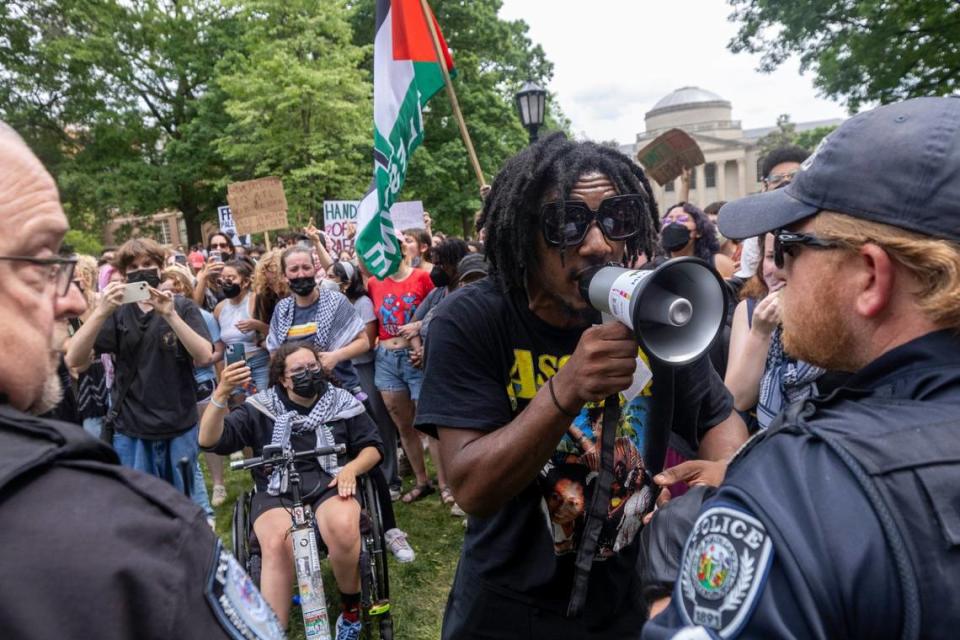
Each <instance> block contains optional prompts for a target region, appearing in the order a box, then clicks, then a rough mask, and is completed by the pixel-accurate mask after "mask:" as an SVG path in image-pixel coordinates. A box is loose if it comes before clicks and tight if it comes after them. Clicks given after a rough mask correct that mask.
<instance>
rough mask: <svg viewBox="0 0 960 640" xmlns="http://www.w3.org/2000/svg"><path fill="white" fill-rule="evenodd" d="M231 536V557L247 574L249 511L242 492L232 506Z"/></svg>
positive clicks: (246, 500)
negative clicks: (232, 556)
mask: <svg viewBox="0 0 960 640" xmlns="http://www.w3.org/2000/svg"><path fill="white" fill-rule="evenodd" d="M231 529H232V534H233V555H234V557H235V558H236V559H237V562H239V563H240V566H241V567H243V568H244V569H245V570H246V571H247V572H248V573H249V571H250V567H249V563H250V510H249V496H248V495H247V492H246V491H244V492H243V493H241V494H240V496H239V497H238V498H237V502H236V503H235V504H234V505H233V519H232V523H231Z"/></svg>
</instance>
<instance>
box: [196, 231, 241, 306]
mask: <svg viewBox="0 0 960 640" xmlns="http://www.w3.org/2000/svg"><path fill="white" fill-rule="evenodd" d="M235 257H236V249H235V248H234V246H233V242H231V241H230V237H229V236H228V235H227V234H226V233H224V232H223V231H220V230H219V229H218V230H217V231H215V232H213V233H211V234H210V237H209V238H207V263H206V264H205V265H204V266H203V268H202V269H200V271H199V272H197V286H196V287H195V288H194V290H193V301H194V302H196V303H197V304H198V305H200V306H201V307H203V308H204V309H206V310H207V311H210V312H213V309H214V308H215V307H216V306H217V303H219V302H220V301H221V300H223V299H224V295H223V291H222V290H221V289H220V277H221V274H222V272H223V265H224V264H225V263H226V262H228V261H230V260H232V259H233V258H235Z"/></svg>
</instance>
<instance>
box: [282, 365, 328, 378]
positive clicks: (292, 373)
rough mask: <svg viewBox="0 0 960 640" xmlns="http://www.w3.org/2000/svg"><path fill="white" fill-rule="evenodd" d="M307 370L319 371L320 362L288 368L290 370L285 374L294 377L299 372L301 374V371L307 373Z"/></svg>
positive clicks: (311, 371)
mask: <svg viewBox="0 0 960 640" xmlns="http://www.w3.org/2000/svg"><path fill="white" fill-rule="evenodd" d="M308 371H309V372H310V373H316V372H318V371H320V364H319V363H317V364H308V365H306V366H303V367H296V368H295V369H290V371H288V372H287V375H288V376H290V377H291V378H296V377H297V376H299V375H301V374H303V373H307V372H308Z"/></svg>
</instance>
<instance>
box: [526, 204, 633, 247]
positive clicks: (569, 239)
mask: <svg viewBox="0 0 960 640" xmlns="http://www.w3.org/2000/svg"><path fill="white" fill-rule="evenodd" d="M646 210H647V206H646V202H645V201H644V200H643V198H642V197H641V196H639V195H636V194H631V195H625V196H611V197H609V198H605V199H604V200H603V201H602V202H601V203H600V206H599V207H598V208H597V210H596V211H593V210H591V209H590V207H588V206H587V203H586V202H584V201H583V200H566V201H564V202H548V203H546V204H545V205H543V207H542V208H541V209H540V224H541V229H542V231H543V239H544V240H546V242H547V244H550V245H553V246H555V247H561V246H568V245H578V244H580V243H581V242H583V240H584V238H586V237H587V232H588V231H589V230H590V225H591V224H592V223H593V221H594V220H596V222H597V226H598V227H600V231H601V232H602V233H603V235H604V236H605V237H606V238H607V240H626V239H627V238H631V237H633V236H635V235H636V234H637V233H638V232H639V231H640V226H641V224H642V216H643V214H644V213H645V212H646Z"/></svg>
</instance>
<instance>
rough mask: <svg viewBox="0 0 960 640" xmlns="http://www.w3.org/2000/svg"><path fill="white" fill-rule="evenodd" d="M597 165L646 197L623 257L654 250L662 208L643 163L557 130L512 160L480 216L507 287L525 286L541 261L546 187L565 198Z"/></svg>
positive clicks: (620, 187)
mask: <svg viewBox="0 0 960 640" xmlns="http://www.w3.org/2000/svg"><path fill="white" fill-rule="evenodd" d="M592 171H597V172H599V173H602V174H604V175H605V176H607V177H608V178H610V181H611V182H613V184H614V186H615V187H616V188H617V192H618V193H619V194H620V195H625V194H633V193H637V194H640V195H641V196H642V197H643V199H644V200H645V203H646V207H645V214H646V215H645V216H643V217H641V227H640V232H639V233H638V234H637V235H635V236H633V237H632V238H629V239H628V240H627V241H626V250H625V252H626V256H624V257H625V258H626V260H627V261H628V262H632V261H633V260H634V259H635V258H637V257H638V256H639V255H640V253H641V252H643V253H645V254H646V255H647V257H648V258H651V257H652V256H653V252H654V249H655V248H656V246H657V242H658V235H657V234H658V230H659V228H660V214H659V211H658V210H657V203H656V200H654V198H653V190H652V189H651V188H650V182H649V181H648V180H647V176H646V174H644V172H643V169H641V168H640V166H639V165H638V164H636V163H635V162H633V161H632V160H630V158H628V157H627V156H625V155H623V154H622V153H620V152H619V151H616V150H614V149H611V148H609V147H603V146H600V145H598V144H594V143H593V142H575V141H572V140H568V139H567V137H566V136H565V135H564V134H563V133H554V134H552V135H550V136H547V137H546V138H544V139H542V140H540V141H538V142H536V143H534V144H532V145H530V146H529V147H527V148H526V149H524V150H523V151H521V152H520V153H518V154H517V155H515V156H513V157H512V158H510V159H509V160H507V162H506V164H504V166H503V169H501V170H500V173H499V174H497V177H496V178H495V179H494V181H493V185H492V188H491V189H490V194H489V195H488V196H487V198H486V200H485V201H484V203H483V211H482V213H481V216H480V219H479V220H478V221H477V226H478V227H481V226H482V228H483V229H484V230H485V231H486V242H485V246H486V248H487V258H488V260H489V261H490V267H491V273H492V274H493V275H494V276H495V277H496V279H497V280H498V282H499V283H500V286H501V287H503V289H504V290H505V291H511V290H522V289H524V287H525V284H524V275H525V272H526V270H527V268H528V267H529V266H530V265H531V264H534V263H535V262H536V242H535V239H536V235H535V234H537V233H540V208H541V205H542V204H543V202H542V199H543V196H544V194H545V193H546V191H547V190H548V189H549V188H551V187H556V188H557V189H558V191H559V193H560V199H561V200H566V199H567V198H568V197H569V195H570V190H571V189H572V188H573V186H574V185H575V184H576V183H577V181H578V180H579V179H580V176H582V175H583V174H585V173H589V172H592ZM561 249H563V247H561Z"/></svg>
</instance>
